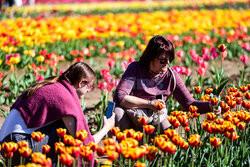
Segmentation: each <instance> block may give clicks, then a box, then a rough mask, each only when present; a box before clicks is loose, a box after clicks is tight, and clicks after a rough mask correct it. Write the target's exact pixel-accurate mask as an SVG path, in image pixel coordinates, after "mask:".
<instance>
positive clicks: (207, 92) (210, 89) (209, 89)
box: [205, 88, 213, 95]
mask: <svg viewBox="0 0 250 167" xmlns="http://www.w3.org/2000/svg"><path fill="white" fill-rule="evenodd" d="M205 92H206V94H209V95H210V94H211V93H212V92H213V89H212V88H207V89H205Z"/></svg>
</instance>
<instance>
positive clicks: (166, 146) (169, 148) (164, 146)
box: [159, 141, 177, 154]
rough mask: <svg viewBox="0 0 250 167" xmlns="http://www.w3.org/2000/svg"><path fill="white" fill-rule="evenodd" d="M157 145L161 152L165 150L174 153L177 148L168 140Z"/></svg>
mask: <svg viewBox="0 0 250 167" xmlns="http://www.w3.org/2000/svg"><path fill="white" fill-rule="evenodd" d="M159 147H160V149H161V150H162V151H163V152H167V153H168V154H174V153H175V151H176V150H177V147H176V145H174V144H173V143H172V142H170V141H166V142H163V144H162V145H161V146H159Z"/></svg>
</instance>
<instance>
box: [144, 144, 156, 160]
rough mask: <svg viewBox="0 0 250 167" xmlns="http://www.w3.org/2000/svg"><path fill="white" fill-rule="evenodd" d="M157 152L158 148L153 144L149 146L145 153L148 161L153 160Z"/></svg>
mask: <svg viewBox="0 0 250 167" xmlns="http://www.w3.org/2000/svg"><path fill="white" fill-rule="evenodd" d="M157 153H158V148H157V147H155V146H149V147H148V151H147V154H146V157H147V160H148V161H154V160H155V158H156V154H157Z"/></svg>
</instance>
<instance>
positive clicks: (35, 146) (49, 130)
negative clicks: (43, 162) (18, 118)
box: [0, 119, 66, 166]
mask: <svg viewBox="0 0 250 167" xmlns="http://www.w3.org/2000/svg"><path fill="white" fill-rule="evenodd" d="M58 128H66V127H65V125H64V123H63V121H62V120H61V119H60V120H57V121H55V122H53V123H50V124H47V125H45V126H43V127H41V128H38V129H37V130H36V132H38V131H39V132H41V133H42V134H45V137H44V138H43V140H42V141H40V142H35V141H34V140H33V139H32V137H31V134H27V133H16V132H14V133H11V134H9V135H7V136H6V137H5V138H4V139H3V140H2V141H1V143H0V144H2V143H3V142H10V141H13V142H15V143H18V142H20V141H23V140H25V141H27V142H28V143H29V148H31V149H32V152H42V146H43V145H49V146H50V147H51V149H50V152H49V153H48V154H47V155H46V156H47V157H50V158H51V160H52V164H53V166H56V163H57V155H56V154H55V147H54V143H55V142H58V141H59V137H58V136H57V132H56V129H58ZM1 154H2V155H3V157H4V154H3V152H2V151H1ZM30 161H31V158H29V159H27V160H26V161H25V163H27V162H30ZM6 163H7V161H6ZM19 164H20V155H19V152H18V151H16V152H15V153H14V156H13V158H12V166H16V165H19Z"/></svg>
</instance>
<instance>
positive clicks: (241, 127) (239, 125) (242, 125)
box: [237, 122, 246, 130]
mask: <svg viewBox="0 0 250 167" xmlns="http://www.w3.org/2000/svg"><path fill="white" fill-rule="evenodd" d="M237 127H238V128H239V129H240V130H244V129H245V127H246V124H245V122H239V123H238V124H237Z"/></svg>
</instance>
